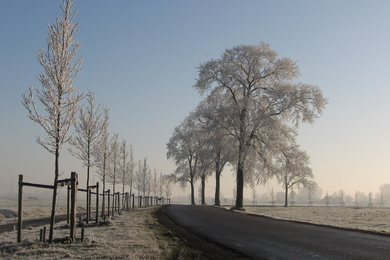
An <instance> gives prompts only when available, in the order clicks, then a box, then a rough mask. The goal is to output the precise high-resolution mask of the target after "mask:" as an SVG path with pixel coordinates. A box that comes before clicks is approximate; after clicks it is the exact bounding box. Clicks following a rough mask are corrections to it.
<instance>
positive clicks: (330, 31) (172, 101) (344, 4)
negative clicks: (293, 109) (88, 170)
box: [0, 0, 390, 197]
mask: <svg viewBox="0 0 390 260" xmlns="http://www.w3.org/2000/svg"><path fill="white" fill-rule="evenodd" d="M61 4H62V1H54V0H34V1H30V0H2V2H1V7H0V35H1V37H0V93H1V94H0V116H1V121H2V123H1V125H0V133H1V135H0V136H1V137H0V144H1V145H0V165H1V166H0V176H1V178H2V182H1V184H0V185H1V187H0V188H1V189H2V190H3V189H8V187H9V186H10V183H12V182H13V183H14V185H16V182H17V175H18V174H20V173H23V174H24V175H25V178H26V179H28V180H35V181H40V182H46V183H51V181H52V174H51V172H52V169H53V164H54V163H53V156H52V155H51V154H49V153H48V152H47V151H46V150H44V149H43V148H42V147H41V146H39V145H38V144H36V143H35V136H36V135H39V134H43V132H42V130H41V128H40V127H39V126H38V125H36V124H35V123H33V122H32V121H30V120H29V119H28V118H27V111H26V110H25V109H24V108H23V107H22V104H21V101H20V100H21V94H22V93H23V92H24V91H25V90H27V88H28V87H29V86H35V87H38V88H40V85H39V83H38V81H37V79H36V75H38V74H39V73H40V72H41V71H42V69H41V67H40V65H39V64H38V62H37V60H36V55H35V53H34V51H35V50H38V49H40V48H45V47H46V37H47V33H48V29H47V25H46V23H47V22H49V23H50V24H52V23H54V21H55V13H60V9H59V6H60V5H61ZM76 9H77V10H78V12H79V13H78V15H77V18H76V21H77V22H79V23H80V26H79V34H78V40H79V42H80V43H81V44H82V47H81V48H80V49H79V54H80V55H84V62H83V70H82V71H81V72H80V75H79V77H78V78H77V80H76V84H77V87H79V88H80V89H81V90H82V91H86V90H87V89H90V90H92V91H94V92H95V93H96V98H97V101H99V102H102V103H104V104H106V105H107V106H109V107H110V108H111V132H118V133H119V134H120V136H121V137H123V138H125V139H126V140H127V141H128V142H130V143H132V144H133V146H134V151H135V156H136V158H137V159H141V158H142V157H144V156H148V157H149V163H150V166H151V167H152V168H156V169H157V170H158V171H160V170H162V171H163V173H164V174H168V173H170V172H172V171H173V170H174V168H175V167H174V165H173V163H171V162H170V161H167V160H166V146H165V145H166V143H167V142H168V139H169V137H170V136H171V133H172V131H173V128H174V127H175V126H176V125H178V124H179V123H180V122H181V121H182V120H183V119H184V117H185V116H187V114H188V112H189V111H191V110H193V109H194V108H195V106H196V104H197V103H198V102H199V101H200V100H201V97H200V96H199V95H198V93H197V92H196V91H195V90H194V89H193V88H192V85H193V84H194V82H195V79H196V78H197V70H196V67H197V66H198V65H199V64H200V63H201V62H206V61H207V60H209V59H211V58H218V57H219V56H220V54H221V52H222V51H223V50H225V49H226V48H231V47H233V46H235V45H238V44H258V43H259V42H261V41H264V42H266V43H269V44H270V45H271V47H272V48H273V49H274V50H276V51H277V52H278V53H279V54H280V55H281V56H284V57H288V58H291V59H293V60H295V61H297V63H298V66H299V67H300V69H301V74H302V76H301V77H300V78H299V81H302V82H307V83H311V84H314V85H318V86H319V87H320V88H321V89H322V90H323V92H324V94H325V96H326V97H328V98H329V104H328V106H327V108H326V110H325V113H324V115H323V116H322V117H321V118H320V119H319V120H318V121H317V122H316V123H315V124H314V125H312V126H302V127H301V131H300V137H299V142H300V144H301V146H302V148H303V149H305V150H306V151H307V152H308V153H309V155H310V156H311V162H312V163H311V167H312V169H313V171H314V175H315V179H316V181H317V182H318V184H319V186H320V187H321V188H322V189H323V190H324V192H326V191H329V193H332V192H334V191H338V190H340V189H344V190H345V191H346V192H348V193H350V194H352V193H353V192H355V190H360V191H363V192H369V191H373V192H377V191H378V187H379V185H381V184H383V183H390V160H389V159H390V148H389V147H390V120H389V119H390V118H389V112H390V102H389V101H388V97H389V96H390V88H389V86H390V73H389V68H390V51H389V50H390V2H389V1H356V0H353V1H312V0H307V1H249V0H244V1H238V0H237V1H225V0H224V1H222V0H213V1H206V0H200V1H184V0H182V1H171V0H167V1H157V0H156V1H124V0H122V1H119V0H117V1H109V2H108V1H102V0H100V1H97V0H93V1H92V0H82V1H76ZM61 170H62V171H64V172H65V173H66V174H68V173H69V172H70V171H78V172H79V173H80V174H81V175H82V177H81V178H82V179H84V178H83V177H84V175H85V174H84V172H85V170H84V169H83V168H82V167H81V163H80V162H79V161H78V160H76V159H74V158H72V157H71V156H70V155H69V153H68V151H67V150H64V151H63V154H62V164H61ZM224 176H225V177H224V178H225V181H224V182H225V183H224V185H225V189H224V190H223V191H224V192H225V196H227V197H230V196H231V194H232V192H231V189H232V187H233V183H232V178H231V177H230V176H231V173H230V172H226V173H225V174H224ZM96 181H97V179H96ZM209 185H210V186H212V185H213V184H212V182H211V181H210V184H209ZM271 187H272V186H270V185H268V186H266V187H259V188H258V192H260V193H261V192H263V191H267V190H269V189H270V188H271ZM275 189H279V187H278V186H275ZM187 192H188V190H187ZM212 192H213V189H212V190H210V194H212Z"/></svg>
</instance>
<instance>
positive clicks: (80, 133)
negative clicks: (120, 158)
mask: <svg viewBox="0 0 390 260" xmlns="http://www.w3.org/2000/svg"><path fill="white" fill-rule="evenodd" d="M107 120H108V118H107V117H105V116H104V108H103V107H102V105H101V104H96V103H95V96H94V93H93V92H89V93H88V97H87V105H86V106H84V107H83V108H81V109H80V112H79V117H78V120H77V121H76V122H75V124H74V127H75V130H76V134H75V135H73V137H72V138H71V139H70V140H69V143H70V144H71V145H72V148H70V149H69V152H70V153H71V154H72V155H73V156H74V157H76V158H77V159H79V160H81V161H82V162H83V166H85V167H87V190H88V187H89V186H90V185H89V179H90V178H89V177H90V170H91V168H92V167H93V166H95V165H96V160H95V159H96V156H94V155H95V154H96V153H97V152H98V151H99V149H100V146H101V145H102V142H101V138H102V136H103V133H104V131H105V126H106V124H107ZM89 198H90V197H89V193H88V192H87V218H89V216H90V212H89V209H90V203H89V201H90V199H89Z"/></svg>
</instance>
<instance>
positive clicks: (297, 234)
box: [166, 205, 390, 260]
mask: <svg viewBox="0 0 390 260" xmlns="http://www.w3.org/2000/svg"><path fill="white" fill-rule="evenodd" d="M166 214H167V215H168V216H169V217H170V218H171V219H172V220H174V221H175V222H176V223H177V224H179V225H180V226H182V227H184V228H186V229H187V230H188V231H189V232H191V233H194V234H196V235H198V236H201V237H204V238H206V239H208V240H211V241H213V242H216V243H218V244H222V245H223V246H226V247H229V248H232V249H234V250H236V251H238V252H240V253H242V254H244V255H247V256H248V257H250V258H253V259H370V260H372V259H390V237H386V236H380V235H372V234H367V233H361V232H354V231H346V230H340V229H336V228H329V227H321V226H315V225H310V224H301V223H295V222H289V221H281V220H274V219H270V218H266V217H260V216H254V215H250V214H242V213H237V212H231V211H228V210H225V209H221V208H216V207H211V206H195V205H170V206H169V207H168V208H167V211H166Z"/></svg>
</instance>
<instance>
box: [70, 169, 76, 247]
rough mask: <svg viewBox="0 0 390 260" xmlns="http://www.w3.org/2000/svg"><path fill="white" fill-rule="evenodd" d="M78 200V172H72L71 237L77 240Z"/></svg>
mask: <svg viewBox="0 0 390 260" xmlns="http://www.w3.org/2000/svg"><path fill="white" fill-rule="evenodd" d="M76 201H77V173H75V172H72V173H71V209H70V215H71V216H70V239H71V241H72V243H75V242H76V210H77V208H76Z"/></svg>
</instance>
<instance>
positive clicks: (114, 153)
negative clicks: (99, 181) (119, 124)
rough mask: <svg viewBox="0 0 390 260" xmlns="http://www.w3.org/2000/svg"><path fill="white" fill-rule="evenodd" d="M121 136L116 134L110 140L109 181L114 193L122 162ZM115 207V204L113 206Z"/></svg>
mask: <svg viewBox="0 0 390 260" xmlns="http://www.w3.org/2000/svg"><path fill="white" fill-rule="evenodd" d="M118 138H119V134H114V136H112V137H111V140H110V150H111V151H110V153H111V154H110V155H111V156H110V157H109V168H108V169H109V171H108V177H109V181H110V182H111V184H112V192H113V194H114V193H115V187H116V185H117V184H118V181H119V175H118V174H119V167H120V166H119V161H120V144H119V140H118ZM113 205H114V204H113Z"/></svg>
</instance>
